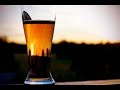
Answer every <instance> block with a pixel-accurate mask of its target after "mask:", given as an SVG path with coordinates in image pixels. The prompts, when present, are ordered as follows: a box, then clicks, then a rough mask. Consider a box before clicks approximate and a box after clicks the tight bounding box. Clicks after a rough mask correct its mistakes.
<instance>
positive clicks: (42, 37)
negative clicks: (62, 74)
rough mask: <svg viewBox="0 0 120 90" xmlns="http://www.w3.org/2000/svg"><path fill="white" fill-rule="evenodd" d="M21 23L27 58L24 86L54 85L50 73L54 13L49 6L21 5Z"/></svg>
mask: <svg viewBox="0 0 120 90" xmlns="http://www.w3.org/2000/svg"><path fill="white" fill-rule="evenodd" d="M21 7H22V9H21V10H22V21H23V28H24V34H25V39H26V44H27V54H28V56H29V60H28V61H29V73H28V75H27V77H26V79H25V82H24V84H38V85H44V84H55V81H54V79H53V77H52V74H51V72H50V58H51V47H52V39H53V33H54V26H55V13H54V10H53V6H51V5H22V6H21Z"/></svg>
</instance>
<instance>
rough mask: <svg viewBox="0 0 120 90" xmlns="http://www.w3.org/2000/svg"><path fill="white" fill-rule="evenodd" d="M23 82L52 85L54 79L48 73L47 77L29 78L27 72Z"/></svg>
mask: <svg viewBox="0 0 120 90" xmlns="http://www.w3.org/2000/svg"><path fill="white" fill-rule="evenodd" d="M24 84H28V85H54V84H55V81H54V79H53V78H52V75H51V73H50V76H49V77H48V78H38V77H37V78H35V77H34V78H29V74H28V76H27V78H26V80H25V81H24Z"/></svg>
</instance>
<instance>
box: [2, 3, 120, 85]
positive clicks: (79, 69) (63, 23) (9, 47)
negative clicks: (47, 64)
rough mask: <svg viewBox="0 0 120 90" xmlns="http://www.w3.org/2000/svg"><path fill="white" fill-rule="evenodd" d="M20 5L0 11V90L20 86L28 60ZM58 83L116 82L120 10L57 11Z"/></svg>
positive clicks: (55, 56) (54, 59)
mask: <svg viewBox="0 0 120 90" xmlns="http://www.w3.org/2000/svg"><path fill="white" fill-rule="evenodd" d="M20 7H21V6H20V5H0V84H15V83H18V84H19V83H21V84H22V83H23V82H24V80H25V78H26V75H27V73H28V56H27V47H26V42H25V36H24V30H23V25H22V17H21V9H20ZM55 12H56V22H55V30H54V36H53V45H52V55H51V57H52V58H51V71H52V74H53V77H54V79H55V81H56V82H61V81H85V80H101V79H119V78H120V63H119V60H120V57H119V51H120V35H119V33H120V30H119V29H120V6H119V5H58V6H57V5H55Z"/></svg>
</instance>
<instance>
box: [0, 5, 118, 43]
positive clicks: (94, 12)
mask: <svg viewBox="0 0 120 90" xmlns="http://www.w3.org/2000/svg"><path fill="white" fill-rule="evenodd" d="M119 8H120V6H119V5H115V6H114V5H109V6H108V5H58V6H57V5H56V23H55V30H54V36H53V43H58V42H60V41H62V40H65V41H68V42H75V43H83V42H84V43H88V44H92V43H93V44H97V43H107V42H110V43H115V42H119V41H120V35H119V33H120V30H119V26H120V25H119V19H120V10H119ZM0 12H1V15H0V19H1V22H0V36H6V37H7V40H8V42H15V43H20V44H25V43H26V41H25V36H24V31H23V26H22V20H21V12H20V5H0ZM10 12H11V13H10Z"/></svg>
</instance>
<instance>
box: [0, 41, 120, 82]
mask: <svg viewBox="0 0 120 90" xmlns="http://www.w3.org/2000/svg"><path fill="white" fill-rule="evenodd" d="M119 52H120V43H115V44H110V43H107V44H104V45H103V44H96V45H94V44H89V45H88V44H85V43H82V44H75V43H68V42H66V41H62V42H60V43H58V44H53V45H52V53H53V54H55V55H56V57H57V58H61V60H62V58H64V59H65V58H66V59H67V60H71V61H72V65H71V70H72V71H74V72H76V73H77V78H79V79H80V80H81V79H83V80H85V79H86V80H88V79H98V78H99V79H100V78H101V79H103V78H120V63H119V60H120V55H119ZM16 53H26V54H27V47H26V45H19V44H15V43H7V42H5V41H4V40H0V62H1V63H0V71H1V72H2V70H3V68H4V71H8V67H10V68H9V70H14V69H15V62H14V54H16ZM64 59H63V60H64ZM5 67H6V69H5Z"/></svg>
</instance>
